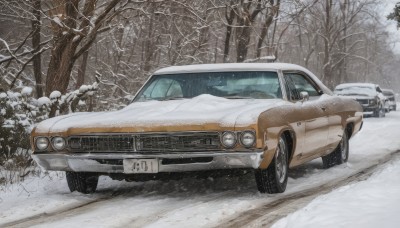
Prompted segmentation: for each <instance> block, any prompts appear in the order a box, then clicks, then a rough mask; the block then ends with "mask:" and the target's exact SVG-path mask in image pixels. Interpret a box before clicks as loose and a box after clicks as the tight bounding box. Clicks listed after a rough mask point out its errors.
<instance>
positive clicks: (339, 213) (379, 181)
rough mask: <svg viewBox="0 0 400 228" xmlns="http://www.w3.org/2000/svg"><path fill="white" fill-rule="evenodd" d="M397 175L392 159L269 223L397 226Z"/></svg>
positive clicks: (277, 226)
mask: <svg viewBox="0 0 400 228" xmlns="http://www.w3.org/2000/svg"><path fill="white" fill-rule="evenodd" d="M399 176H400V160H396V161H393V162H391V164H390V165H389V166H388V167H387V168H385V169H384V170H383V171H381V172H379V173H377V174H375V175H374V176H373V177H371V178H370V179H368V180H366V181H363V182H360V183H357V184H353V185H348V186H344V187H341V188H339V189H337V190H335V191H333V192H331V193H329V194H327V195H324V196H320V197H318V198H316V199H315V200H313V201H312V202H311V203H310V204H308V205H307V206H306V207H304V208H303V209H301V210H299V211H297V212H295V213H293V214H291V215H289V216H287V217H286V218H283V219H281V220H279V221H278V222H277V223H276V224H274V225H273V226H272V227H273V228H283V227H285V228H289V227H296V228H302V227H304V228H309V227H332V228H334V227H363V228H368V227H371V228H375V227H398V226H399V224H400V216H399V214H400V205H399V203H400V194H399V193H400V180H399Z"/></svg>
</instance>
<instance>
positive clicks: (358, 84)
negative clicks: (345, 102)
mask: <svg viewBox="0 0 400 228" xmlns="http://www.w3.org/2000/svg"><path fill="white" fill-rule="evenodd" d="M348 87H371V88H374V89H375V88H376V87H377V85H376V84H372V83H343V84H340V85H337V86H336V88H335V89H343V88H348Z"/></svg>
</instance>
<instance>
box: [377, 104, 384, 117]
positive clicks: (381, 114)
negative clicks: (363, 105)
mask: <svg viewBox="0 0 400 228" xmlns="http://www.w3.org/2000/svg"><path fill="white" fill-rule="evenodd" d="M374 117H377V118H382V117H385V108H383V107H382V106H379V107H378V108H377V109H375V110H374Z"/></svg>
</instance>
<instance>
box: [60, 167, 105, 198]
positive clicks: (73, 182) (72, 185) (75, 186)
mask: <svg viewBox="0 0 400 228" xmlns="http://www.w3.org/2000/svg"><path fill="white" fill-rule="evenodd" d="M66 177H67V183H68V187H69V190H70V191H71V192H73V191H78V192H81V193H84V194H89V193H93V192H95V191H96V188H97V183H98V182H99V176H98V175H97V174H94V173H78V172H66Z"/></svg>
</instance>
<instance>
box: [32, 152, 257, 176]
mask: <svg viewBox="0 0 400 228" xmlns="http://www.w3.org/2000/svg"><path fill="white" fill-rule="evenodd" d="M32 157H33V159H34V160H35V161H36V162H37V163H38V164H39V165H40V166H41V167H42V168H44V169H45V170H56V171H74V172H98V173H123V170H124V169H123V165H115V164H104V163H100V162H99V161H98V160H123V159H137V158H158V160H159V172H186V171H201V170H213V169H235V168H253V169H257V168H258V167H259V165H260V164H261V161H262V159H263V158H264V151H261V150H257V151H253V152H224V151H219V152H212V153H208V152H200V153H168V154H127V153H124V154H114V153H103V154H100V153H99V154H90V153H85V154H59V153H58V154H52V153H46V154H33V155H32ZM199 157H212V158H213V160H212V161H211V162H204V163H203V162H198V163H186V164H162V160H163V159H179V158H199Z"/></svg>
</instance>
